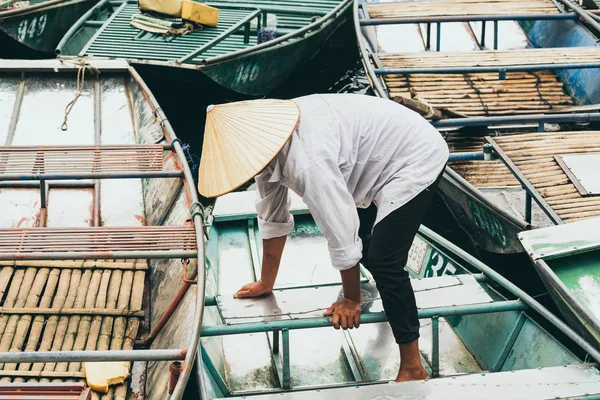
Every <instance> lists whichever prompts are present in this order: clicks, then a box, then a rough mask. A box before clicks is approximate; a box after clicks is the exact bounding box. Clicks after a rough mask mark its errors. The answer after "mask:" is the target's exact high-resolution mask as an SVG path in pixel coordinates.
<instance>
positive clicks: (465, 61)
mask: <svg viewBox="0 0 600 400" xmlns="http://www.w3.org/2000/svg"><path fill="white" fill-rule="evenodd" d="M377 56H378V57H379V59H380V60H381V62H382V63H383V66H384V68H434V67H442V66H443V67H477V66H494V67H496V66H507V65H539V64H559V63H560V64H564V63H573V64H584V63H591V62H600V48H599V47H594V46H589V47H554V48H533V49H518V50H480V51H467V52H445V51H436V52H434V51H427V52H419V53H407V54H386V53H379V54H378V55H377Z"/></svg>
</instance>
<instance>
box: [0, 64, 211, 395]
mask: <svg viewBox="0 0 600 400" xmlns="http://www.w3.org/2000/svg"><path fill="white" fill-rule="evenodd" d="M0 104H2V106H1V107H0V142H1V143H2V146H1V147H0V207H1V208H2V210H3V212H2V213H1V214H0V226H1V229H0V302H1V303H0V305H1V309H0V310H1V311H0V360H2V364H0V397H5V396H4V395H5V394H7V393H8V394H11V395H15V396H18V395H19V393H26V394H28V395H29V396H30V397H27V398H42V397H43V396H44V394H48V396H49V395H51V394H56V396H59V395H60V393H63V392H64V393H63V395H66V393H67V392H68V393H72V392H78V393H81V392H83V394H81V396H82V397H64V396H63V397H52V398H63V399H64V398H81V399H83V398H85V399H88V398H104V399H106V398H115V399H116V398H119V399H125V398H143V399H161V400H162V399H165V398H167V397H168V396H169V395H168V393H171V392H172V393H171V395H170V398H171V399H181V398H182V395H183V391H184V389H185V387H186V383H187V381H188V379H189V377H190V374H191V370H192V366H193V363H194V359H195V354H196V351H195V348H196V346H197V343H198V335H197V333H198V330H199V328H200V321H201V318H202V315H201V314H202V301H200V302H198V301H197V299H201V300H203V299H204V295H203V293H202V289H203V288H204V285H203V282H202V280H201V279H202V277H203V276H200V277H199V279H200V284H196V281H195V280H192V279H195V275H196V273H195V271H196V269H197V260H204V257H203V250H202V249H203V239H204V238H203V234H202V228H201V227H202V222H201V212H200V208H199V207H200V206H199V203H198V202H197V196H196V194H195V185H194V181H193V178H192V176H191V173H190V170H189V168H188V165H187V163H186V159H185V156H184V154H183V151H182V148H181V142H180V141H179V139H177V137H176V136H175V134H174V132H173V130H172V128H171V126H170V124H169V122H168V120H167V119H166V118H165V115H164V114H163V112H162V111H161V109H160V107H159V106H158V104H157V102H156V100H155V99H154V97H153V96H152V93H150V91H149V90H148V89H147V87H146V85H145V84H144V82H143V81H142V80H141V79H140V77H139V75H138V73H137V72H136V70H135V69H134V68H133V67H131V66H129V65H128V64H127V63H126V62H124V61H118V60H113V61H89V62H86V63H85V64H81V63H79V64H77V63H71V62H61V61H59V60H39V61H25V60H23V61H20V60H3V61H1V62H0ZM66 106H68V107H67V111H70V112H68V115H67V117H68V118H66V120H65V107H66ZM69 107H70V108H69ZM64 124H66V125H64ZM64 128H66V129H65V130H63V129H64ZM40 188H41V190H40ZM201 268H203V262H202V263H201ZM105 361H125V362H130V364H129V366H130V376H129V378H128V379H127V381H126V382H125V383H124V384H120V385H117V386H111V388H110V391H109V393H108V394H106V395H103V396H102V395H99V394H98V393H93V394H89V393H88V394H86V393H87V391H88V389H86V383H85V382H86V380H85V373H84V371H83V370H82V363H84V362H105ZM107 368H110V367H107ZM177 378H178V379H177ZM61 382H62V383H61ZM16 392H19V393H16ZM57 393H58V394H57ZM71 395H72V396H74V395H73V394H71ZM84 395H85V396H88V395H89V396H91V397H84ZM8 398H20V397H10V396H9V397H8ZM48 398H50V397H48Z"/></svg>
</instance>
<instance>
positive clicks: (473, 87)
mask: <svg viewBox="0 0 600 400" xmlns="http://www.w3.org/2000/svg"><path fill="white" fill-rule="evenodd" d="M463 77H464V78H465V82H467V84H468V85H469V86H470V87H471V89H473V91H474V92H475V94H476V95H477V97H478V98H479V102H480V103H481V107H483V111H484V112H485V116H486V117H489V115H490V113H489V109H488V107H487V105H486V104H485V102H484V101H483V99H482V98H481V90H479V88H478V87H477V86H475V83H474V82H473V81H472V80H471V77H470V76H469V74H463Z"/></svg>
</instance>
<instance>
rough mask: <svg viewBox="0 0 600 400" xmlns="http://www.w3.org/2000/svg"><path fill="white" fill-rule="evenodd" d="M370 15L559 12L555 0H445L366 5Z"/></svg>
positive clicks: (422, 15) (427, 15) (382, 16)
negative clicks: (553, 0)
mask: <svg viewBox="0 0 600 400" xmlns="http://www.w3.org/2000/svg"><path fill="white" fill-rule="evenodd" d="M366 7H367V10H368V12H369V16H370V17H371V18H407V17H441V16H460V15H515V14H558V13H559V10H558V8H556V5H554V3H553V2H552V0H531V1H523V0H483V1H482V0H442V1H419V2H412V1H411V2H404V1H403V2H391V3H378V4H368V3H367V4H366Z"/></svg>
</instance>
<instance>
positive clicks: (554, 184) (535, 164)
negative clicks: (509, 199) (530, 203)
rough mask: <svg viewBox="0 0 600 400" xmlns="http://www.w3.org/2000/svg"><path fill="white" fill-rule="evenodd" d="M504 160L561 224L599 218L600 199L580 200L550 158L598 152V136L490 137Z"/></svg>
mask: <svg viewBox="0 0 600 400" xmlns="http://www.w3.org/2000/svg"><path fill="white" fill-rule="evenodd" d="M490 140H493V141H494V142H495V143H497V145H498V147H499V148H500V149H502V151H503V152H504V154H505V158H507V159H508V160H510V161H512V162H513V163H514V165H516V167H517V168H518V170H519V171H520V172H521V173H522V174H523V176H524V177H525V178H526V179H527V180H528V181H529V182H530V183H531V184H532V186H533V188H535V190H536V191H537V192H538V193H539V194H540V195H541V196H542V197H543V199H544V200H545V201H546V202H547V203H548V205H549V207H550V208H551V209H552V210H554V212H556V214H557V215H558V216H559V217H560V218H561V219H562V220H563V221H564V222H574V221H579V220H583V219H587V218H592V217H597V216H600V199H598V198H597V197H595V196H582V195H581V194H580V192H579V191H578V190H577V187H576V186H575V184H574V183H573V182H572V181H571V179H570V177H569V176H568V175H567V173H566V172H565V171H564V170H563V169H562V167H561V166H560V165H559V163H558V162H557V161H556V159H555V158H554V156H556V155H563V154H569V155H571V154H572V155H583V154H590V153H599V152H600V132H598V131H582V132H557V133H530V134H522V135H519V136H518V137H494V138H493V139H490Z"/></svg>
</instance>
